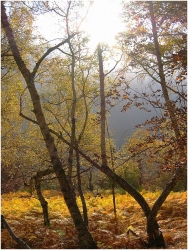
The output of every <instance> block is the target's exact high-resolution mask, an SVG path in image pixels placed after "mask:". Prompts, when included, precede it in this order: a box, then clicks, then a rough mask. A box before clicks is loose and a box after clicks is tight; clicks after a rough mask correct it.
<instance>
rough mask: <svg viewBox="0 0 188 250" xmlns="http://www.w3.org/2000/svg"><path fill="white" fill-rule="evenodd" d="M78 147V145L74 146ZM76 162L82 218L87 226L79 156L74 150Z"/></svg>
mask: <svg viewBox="0 0 188 250" xmlns="http://www.w3.org/2000/svg"><path fill="white" fill-rule="evenodd" d="M76 147H78V145H76ZM76 161H77V180H78V192H79V195H80V198H81V202H82V208H83V218H84V222H85V224H86V226H88V214H87V206H86V201H85V197H84V194H83V191H82V181H81V176H80V154H79V152H78V150H76Z"/></svg>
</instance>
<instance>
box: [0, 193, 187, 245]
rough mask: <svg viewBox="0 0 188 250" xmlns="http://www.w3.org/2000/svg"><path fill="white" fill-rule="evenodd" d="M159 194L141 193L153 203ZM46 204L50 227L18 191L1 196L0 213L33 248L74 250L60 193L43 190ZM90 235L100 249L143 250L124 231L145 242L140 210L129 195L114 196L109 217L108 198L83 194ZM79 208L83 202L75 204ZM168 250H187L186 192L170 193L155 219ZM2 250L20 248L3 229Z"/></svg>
mask: <svg viewBox="0 0 188 250" xmlns="http://www.w3.org/2000/svg"><path fill="white" fill-rule="evenodd" d="M158 195H159V193H157V192H155V193H145V194H144V197H145V198H146V199H147V201H148V202H149V204H151V205H152V204H153V203H154V201H155V200H156V199H157V197H158ZM44 196H45V198H46V200H47V201H48V206H49V217H50V222H51V225H50V227H45V226H44V225H43V215H42V209H41V206H40V203H39V201H38V199H37V197H36V196H35V195H34V196H32V197H30V195H29V194H28V193H26V192H25V193H24V192H17V193H10V194H6V195H2V214H3V215H4V217H5V219H6V220H7V222H8V223H9V225H10V227H11V228H12V230H13V231H14V233H15V234H16V236H18V237H20V238H21V239H22V240H24V241H25V242H26V243H27V244H28V245H29V246H30V248H32V249H37V248H38V249H47V248H48V249H71V248H72V249H78V248H79V245H78V239H77V232H76V230H75V228H74V225H73V223H72V220H71V218H70V215H69V212H68V209H67V207H66V205H65V203H64V200H63V198H62V196H61V194H60V193H58V192H57V191H44ZM86 201H87V205H88V216H89V230H90V232H91V234H92V236H93V238H94V240H95V241H96V242H97V244H98V247H99V248H105V249H112V248H113V249H118V248H119V249H126V248H129V249H131V248H134V249H139V248H144V246H143V245H142V243H141V241H140V239H139V238H138V237H136V236H134V235H133V234H132V233H129V234H128V235H127V230H128V229H131V230H133V231H134V232H135V233H136V234H137V235H139V236H140V237H141V238H142V240H146V231H145V229H146V228H145V227H146V220H145V217H144V214H143V212H142V210H141V208H140V207H139V205H138V204H137V203H136V202H135V201H134V199H133V198H132V197H131V196H130V195H128V194H125V195H120V194H117V195H116V203H117V204H116V205H117V217H116V218H115V216H114V212H113V202H112V195H103V198H101V197H94V196H93V195H92V194H86ZM78 204H79V206H81V202H80V200H79V199H78ZM157 219H158V223H159V225H160V227H161V231H162V232H163V235H164V238H165V241H166V245H167V248H168V249H187V201H186V192H181V193H172V194H170V196H169V197H168V199H167V200H166V201H165V203H164V204H163V206H162V207H161V209H160V212H159V214H158V216H157ZM1 243H2V246H1V248H2V249H19V248H20V246H18V245H17V244H16V242H15V241H14V240H12V238H11V236H10V235H9V233H8V231H7V230H6V229H3V230H2V232H1Z"/></svg>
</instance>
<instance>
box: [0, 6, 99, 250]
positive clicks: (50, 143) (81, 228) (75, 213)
mask: <svg viewBox="0 0 188 250" xmlns="http://www.w3.org/2000/svg"><path fill="white" fill-rule="evenodd" d="M1 17H2V18H1V22H2V26H3V28H4V30H5V33H6V36H7V39H8V42H9V45H10V48H11V51H12V54H13V57H14V60H15V62H16V64H17V66H18V68H19V70H20V72H21V74H22V75H23V77H24V79H25V81H26V83H27V87H28V90H29V93H30V96H31V100H32V103H33V108H34V113H35V116H36V119H37V122H38V125H39V127H40V130H41V133H42V135H43V138H44V141H45V144H46V148H47V150H48V152H49V156H50V158H51V162H52V165H53V168H54V172H55V174H56V176H57V179H58V181H59V184H60V187H61V191H62V193H63V195H64V199H65V202H66V205H67V207H68V209H69V211H70V214H71V217H72V219H73V221H74V224H75V227H76V229H77V230H78V238H79V244H80V248H85V249H90V248H97V245H96V243H95V242H94V240H93V238H92V236H91V234H90V232H89V231H88V229H87V227H86V225H85V223H84V221H83V219H82V216H81V213H80V211H79V208H78V206H77V204H76V200H75V198H74V196H73V194H72V190H71V186H70V184H69V182H68V180H67V178H66V175H65V172H64V170H63V167H62V163H61V161H60V158H59V156H58V153H57V148H56V146H55V143H54V138H53V137H52V136H51V133H50V130H49V127H48V125H47V123H46V120H45V117H44V114H43V112H42V107H41V103H40V98H39V95H38V93H37V90H36V88H35V84H34V77H35V74H36V72H37V69H36V68H34V71H33V72H32V73H30V71H29V70H28V69H27V67H26V65H25V63H24V61H23V60H22V57H21V55H20V52H19V50H18V47H17V44H16V42H15V39H14V36H13V32H12V29H11V27H10V25H9V22H8V18H7V15H6V12H5V7H4V4H3V2H1ZM49 53H50V51H49ZM36 65H39V62H38V64H36Z"/></svg>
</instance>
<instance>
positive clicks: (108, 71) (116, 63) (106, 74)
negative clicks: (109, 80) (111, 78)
mask: <svg viewBox="0 0 188 250" xmlns="http://www.w3.org/2000/svg"><path fill="white" fill-rule="evenodd" d="M122 56H123V55H121V57H120V59H119V60H118V61H116V63H115V65H114V67H113V68H112V69H111V70H110V71H108V72H107V73H106V74H104V77H105V76H107V75H109V74H110V73H111V72H112V71H113V70H114V69H115V68H116V66H117V65H118V63H119V62H120V61H121V58H122Z"/></svg>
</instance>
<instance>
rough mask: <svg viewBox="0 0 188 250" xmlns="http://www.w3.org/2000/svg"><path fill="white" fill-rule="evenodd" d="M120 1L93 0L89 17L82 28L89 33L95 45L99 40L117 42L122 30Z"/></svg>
mask: <svg viewBox="0 0 188 250" xmlns="http://www.w3.org/2000/svg"><path fill="white" fill-rule="evenodd" d="M120 10H121V5H120V1H107V0H106V1H105V0H102V1H93V5H92V6H91V9H90V11H89V13H88V17H87V19H86V20H85V22H84V23H83V25H82V27H81V29H82V30H84V31H86V32H87V33H89V35H90V40H91V43H92V45H93V46H96V45H97V44H98V43H99V42H104V43H107V44H109V45H113V44H114V43H115V36H116V35H117V33H118V32H120V31H121V30H122V27H123V25H122V23H121V20H120V17H119V13H120Z"/></svg>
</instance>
